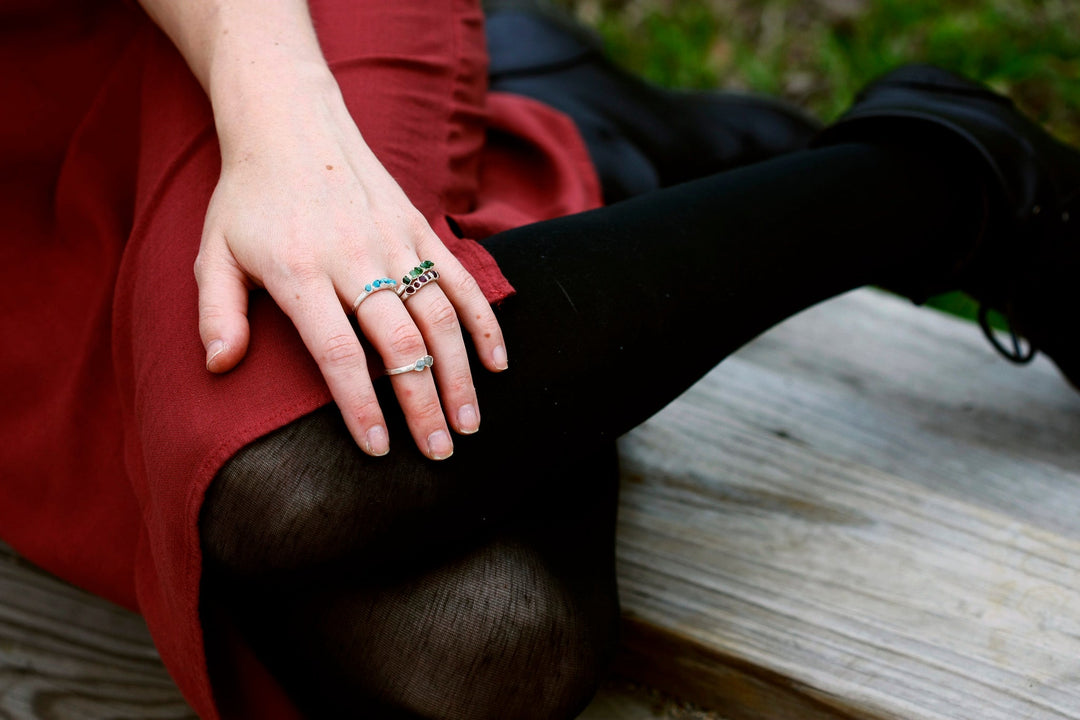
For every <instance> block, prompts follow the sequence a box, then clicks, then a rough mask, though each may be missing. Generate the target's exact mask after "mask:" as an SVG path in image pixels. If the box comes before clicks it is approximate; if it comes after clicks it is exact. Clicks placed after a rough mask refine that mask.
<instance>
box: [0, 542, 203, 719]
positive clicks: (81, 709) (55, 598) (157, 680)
mask: <svg viewBox="0 0 1080 720" xmlns="http://www.w3.org/2000/svg"><path fill="white" fill-rule="evenodd" d="M194 717H195V715H194V713H193V712H192V710H191V708H190V707H189V706H188V705H187V703H185V702H184V699H183V697H181V695H180V692H179V691H178V690H177V688H176V685H175V684H174V683H173V681H172V679H171V678H170V677H169V675H168V673H167V672H166V671H165V668H164V667H163V666H162V664H161V660H160V659H159V658H158V655H157V652H156V651H155V650H154V646H153V643H152V642H151V640H150V634H149V632H148V631H147V629H146V625H145V623H144V622H143V620H142V618H140V617H139V616H138V615H135V614H134V613H130V612H128V611H126V610H124V609H123V608H120V607H117V606H115V605H113V604H111V603H109V602H107V601H105V600H102V599H100V598H96V597H94V596H92V595H90V594H88V593H86V592H83V591H81V590H79V589H77V588H74V587H72V586H70V585H68V584H67V583H64V582H61V581H60V580H57V579H56V578H53V577H51V576H49V575H47V574H46V573H44V572H42V571H41V570H38V569H37V568H34V567H33V566H31V565H30V564H29V563H27V562H25V561H24V560H22V559H20V558H18V557H17V556H16V555H15V554H14V553H13V552H12V551H11V549H10V548H9V547H7V546H6V545H3V544H2V543H0V718H5V719H6V718H10V719H11V720H90V719H96V718H116V719H120V718H131V720H158V719H161V720H164V719H166V718H168V719H169V720H179V719H185V720H187V719H190V718H194Z"/></svg>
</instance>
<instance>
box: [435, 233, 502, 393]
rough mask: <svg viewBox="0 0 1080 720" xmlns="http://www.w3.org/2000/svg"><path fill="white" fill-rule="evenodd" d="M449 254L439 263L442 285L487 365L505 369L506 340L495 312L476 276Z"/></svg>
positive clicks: (498, 369) (492, 368) (485, 365)
mask: <svg viewBox="0 0 1080 720" xmlns="http://www.w3.org/2000/svg"><path fill="white" fill-rule="evenodd" d="M447 256H448V257H446V258H445V259H440V262H439V267H440V273H441V276H440V278H439V287H441V288H442V289H443V292H444V293H446V296H447V298H449V299H450V302H451V303H453V305H454V309H455V310H456V311H457V314H458V319H459V320H460V321H461V324H462V325H463V326H464V327H465V329H466V330H467V331H468V333H469V336H470V337H471V338H472V341H473V345H474V346H475V347H476V352H477V355H478V356H479V358H480V361H481V362H482V363H483V364H484V367H486V368H487V369H488V370H491V371H493V372H500V371H502V370H505V369H506V368H507V357H506V341H505V340H503V334H502V328H500V327H499V321H498V320H497V319H496V318H495V312H494V311H493V310H492V309H491V305H490V303H488V301H487V298H485V297H484V293H483V291H482V290H481V289H480V286H479V285H478V284H477V282H476V280H474V279H473V277H472V275H470V274H469V272H468V271H467V270H466V269H465V268H464V267H462V266H461V264H460V263H459V262H458V261H457V259H456V258H454V256H453V255H450V254H449V253H447Z"/></svg>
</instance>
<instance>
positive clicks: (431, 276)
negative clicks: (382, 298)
mask: <svg viewBox="0 0 1080 720" xmlns="http://www.w3.org/2000/svg"><path fill="white" fill-rule="evenodd" d="M438 279H439V271H438V270H428V271H427V272H426V273H424V274H423V275H420V276H419V277H417V278H416V279H415V280H413V281H412V282H410V283H409V284H408V285H402V286H401V287H399V288H398V289H397V294H398V297H400V298H401V301H402V302H405V301H406V300H408V299H409V298H411V297H412V296H413V295H415V294H416V292H417V291H418V290H419V289H420V288H422V287H424V285H426V284H428V283H430V282H435V281H436V280H438Z"/></svg>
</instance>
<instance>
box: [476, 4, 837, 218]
mask: <svg viewBox="0 0 1080 720" xmlns="http://www.w3.org/2000/svg"><path fill="white" fill-rule="evenodd" d="M484 8H485V12H486V13H487V41H488V52H489V54H490V58H491V64H490V67H489V74H490V76H491V89H492V90H497V91H502V92H511V93H516V94H519V95H525V96H527V97H530V98H533V99H536V100H540V101H541V102H544V103H546V104H547V105H550V106H552V107H554V108H556V109H558V110H561V111H562V112H564V113H566V114H567V115H569V116H570V117H571V118H572V119H573V120H574V122H575V123H576V124H577V126H578V128H579V130H580V131H581V134H582V136H583V137H584V139H585V143H586V145H587V146H588V149H589V153H590V155H591V157H592V159H593V163H594V164H595V165H596V168H597V171H598V173H599V175H600V181H601V183H602V185H603V189H604V197H605V200H607V201H608V202H614V201H616V200H621V199H624V198H627V197H631V196H633V195H638V194H641V193H643V192H646V191H648V190H654V189H656V188H660V187H667V186H669V185H675V184H677V183H680V182H685V181H687V180H693V179H695V178H699V177H704V176H706V175H710V174H713V173H717V172H720V171H723V170H728V169H730V168H733V167H738V166H740V165H746V164H749V163H752V162H757V161H760V160H765V159H768V158H770V157H774V156H776V155H780V154H783V153H787V152H792V151H794V150H800V149H803V148H805V147H806V145H807V143H808V142H809V141H810V139H811V138H812V137H813V136H814V134H815V133H816V132H817V131H818V129H819V125H818V123H817V121H815V120H813V119H812V118H811V117H810V116H808V115H807V114H805V113H804V112H802V111H801V110H799V109H798V108H796V107H794V106H792V105H790V104H788V103H785V102H783V101H780V100H776V99H773V98H767V97H759V96H756V95H750V94H744V93H725V92H684V91H673V90H666V89H663V88H660V87H657V86H654V85H650V84H648V83H646V82H644V81H643V80H641V79H640V78H637V77H634V76H633V75H631V74H630V73H628V72H626V71H624V70H622V69H621V68H619V67H617V66H616V65H614V64H613V63H612V62H611V61H610V60H608V59H607V57H606V56H605V55H604V52H603V46H602V43H601V42H600V39H599V38H598V37H597V36H596V35H595V34H594V33H592V32H591V31H590V30H589V29H587V28H585V27H584V26H582V25H581V24H579V23H577V22H576V21H574V20H573V18H571V17H569V16H568V15H566V14H565V13H563V12H561V11H559V10H558V9H556V8H554V7H553V6H551V5H550V4H548V3H546V2H545V1H544V0H490V1H489V2H486V3H485V4H484Z"/></svg>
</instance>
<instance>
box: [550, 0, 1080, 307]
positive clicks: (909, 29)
mask: <svg viewBox="0 0 1080 720" xmlns="http://www.w3.org/2000/svg"><path fill="white" fill-rule="evenodd" d="M558 1H559V2H560V4H562V5H563V6H564V7H567V8H568V9H570V10H572V11H574V12H575V13H576V14H577V15H578V16H579V17H580V18H581V19H583V20H584V21H585V22H587V23H589V24H591V25H593V26H594V27H596V28H597V29H598V30H599V31H600V33H601V35H603V37H604V40H605V43H606V45H607V47H608V49H609V51H610V52H611V54H612V55H613V56H614V57H615V59H616V60H617V61H618V62H620V63H621V64H622V65H624V66H625V67H628V68H630V69H632V70H634V71H636V72H638V73H640V74H642V75H644V76H645V77H646V78H648V79H650V80H652V81H653V82H656V83H659V84H661V85H666V86H669V87H693V88H727V89H741V90H752V91H757V92H763V93H768V94H772V95H780V96H783V97H786V98H788V99H789V100H792V101H794V102H796V103H798V104H800V105H802V106H803V107H805V108H807V109H809V110H811V111H812V112H813V113H814V114H816V115H817V116H818V117H820V118H821V119H822V120H823V121H826V122H828V121H830V120H832V119H834V118H836V117H837V116H839V115H840V114H841V113H842V112H843V111H844V109H845V108H847V107H848V106H849V105H850V103H851V101H852V99H853V98H854V96H855V94H856V93H857V92H858V90H859V89H860V88H861V87H862V86H863V85H865V84H866V83H867V82H869V81H870V80H872V79H873V78H875V77H876V76H878V75H880V74H882V73H884V72H886V71H888V70H889V69H891V68H894V67H896V66H898V65H901V64H904V63H909V62H929V63H933V64H936V65H940V66H942V67H946V68H949V69H951V70H955V71H957V72H960V73H962V74H964V75H967V76H968V77H972V78H975V79H978V80H981V81H983V82H985V83H987V84H989V85H990V86H991V87H993V88H994V89H996V90H998V91H999V92H1002V93H1004V94H1006V95H1008V96H1010V97H1012V98H1013V99H1014V100H1015V101H1016V102H1017V104H1018V105H1019V106H1020V107H1021V108H1022V109H1023V110H1024V111H1025V112H1026V113H1027V114H1028V115H1030V116H1031V117H1033V118H1035V119H1037V120H1038V121H1040V122H1042V123H1043V124H1044V125H1045V126H1046V127H1047V128H1048V129H1049V130H1050V131H1051V132H1052V133H1054V134H1055V135H1056V136H1058V137H1059V138H1061V139H1062V140H1065V141H1066V142H1070V143H1072V144H1075V145H1080V1H1078V0H1049V1H1046V2H1036V1H1034V0H981V1H975V0H801V1H800V0H558ZM931 304H932V305H934V306H936V307H939V308H942V309H945V310H947V311H949V312H953V313H956V314H959V315H962V316H965V317H972V316H973V314H974V311H975V310H976V309H977V306H976V305H975V303H974V302H973V301H972V300H971V299H970V298H967V297H965V296H963V295H960V294H958V293H952V294H949V295H947V296H942V297H939V298H935V299H934V300H933V301H932V302H931Z"/></svg>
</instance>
